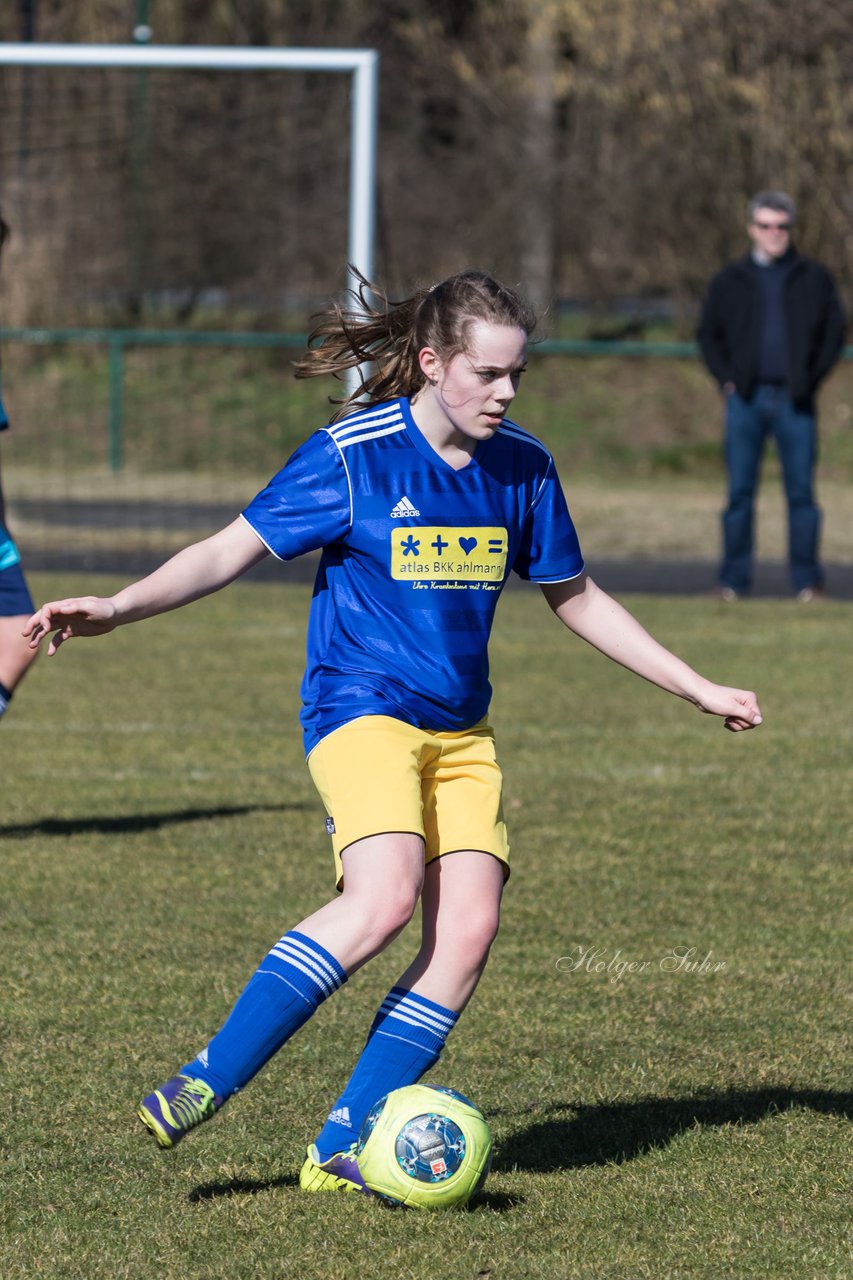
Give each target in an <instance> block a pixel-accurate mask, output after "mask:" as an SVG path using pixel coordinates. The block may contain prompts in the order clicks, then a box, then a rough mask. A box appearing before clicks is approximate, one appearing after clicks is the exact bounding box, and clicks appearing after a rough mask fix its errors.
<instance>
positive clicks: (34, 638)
mask: <svg viewBox="0 0 853 1280" xmlns="http://www.w3.org/2000/svg"><path fill="white" fill-rule="evenodd" d="M268 554H269V553H268V551H267V548H266V547H265V546H264V544H263V543H262V542H261V541H260V539H259V538H258V536H257V534H255V533H254V532H253V531H252V530H251V529H250V528H249V526H248V525H247V524H246V522H245V520H242V519H237V520H235V521H234V522H233V523H232V524H229V525H228V526H227V527H226V528H225V529H221V530H220V531H219V533H215V534H213V536H212V537H210V538H205V539H204V540H203V541H201V542H196V543H194V544H193V545H192V546H190V547H186V548H185V549H184V550H183V551H179V552H178V554H177V555H175V556H172V558H171V560H167V561H166V563H165V564H164V565H161V566H160V568H159V569H155V571H154V572H153V573H151V574H149V575H148V577H147V578H142V579H140V581H139V582H134V583H131V585H130V586H128V587H124V588H123V589H122V590H121V591H119V592H117V594H116V595H114V596H79V597H76V598H69V599H67V600H51V601H50V602H49V603H47V604H43V605H42V607H41V608H40V609H39V610H37V612H36V613H34V614H33V616H32V617H31V618H30V620H29V621H28V623H27V624H26V626H25V627H24V635H25V636H29V638H30V646H31V648H33V649H35V648H37V647H38V644H39V642H40V641H41V640H42V639H43V637H44V636H46V635H47V634H48V633H49V632H51V631H53V632H55V633H56V634H55V635H54V636H53V639H52V640H51V642H50V645H49V647H48V654H50V655H52V654H54V653H56V650H57V649H58V648H59V646H60V645H61V644H63V643H64V641H66V640H70V639H71V638H72V637H73V636H99V635H105V634H106V633H107V632H109V631H113V630H115V628H116V627H120V626H124V625H125V624H126V623H128V622H139V621H141V619H143V618H151V617H153V616H154V615H155V614H158V613H166V612H167V611H168V610H170V609H179V608H180V607H181V605H185V604H189V603H190V602H191V601H192V600H198V599H200V598H201V597H202V596H207V595H210V594H211V593H212V592H214V591H218V590H219V589H220V587H224V586H227V585H228V583H229V582H233V581H234V579H235V578H239V576H240V575H241V574H242V573H245V572H246V570H247V569H249V568H251V566H252V565H254V564H257V563H258V561H260V560H262V559H263V558H264V556H266V555H268Z"/></svg>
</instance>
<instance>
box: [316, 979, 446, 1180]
mask: <svg viewBox="0 0 853 1280" xmlns="http://www.w3.org/2000/svg"><path fill="white" fill-rule="evenodd" d="M458 1017H459V1014H458V1013H454V1012H453V1010H452V1009H445V1008H444V1006H443V1005H440V1004H436V1003H435V1001H433V1000H427V999H425V997H424V996H419V995H416V994H415V992H413V991H406V990H405V989H404V988H403V987H393V988H392V990H391V991H390V992H389V993H388V995H387V996H386V998H385V1001H384V1003H383V1004H382V1007H381V1008H380V1010H379V1012H378V1013H377V1015H376V1017H375V1018H374V1020H373V1025H372V1026H371V1028H370V1033H369V1035H368V1037H367V1043H366V1044H365V1046H364V1049H363V1050H362V1053H361V1057H360V1058H359V1060H358V1062H357V1063H356V1065H355V1070H354V1071H353V1073H352V1075H351V1076H350V1078H349V1081H348V1082H347V1086H346V1088H345V1089H344V1091H343V1093H342V1094H341V1096H340V1097H339V1098H338V1100H337V1102H336V1103H335V1105H334V1106H333V1107H332V1110H331V1111H330V1112H329V1117H328V1119H327V1120H326V1123H325V1124H324V1125H323V1128H322V1129H321V1131H320V1134H319V1137H318V1138H317V1150H318V1151H319V1153H320V1159H321V1160H328V1158H329V1156H332V1155H334V1154H335V1152H336V1151H346V1150H347V1148H348V1147H350V1146H351V1145H352V1144H353V1142H355V1140H356V1138H357V1137H358V1134H359V1130H360V1129H361V1126H362V1124H363V1123H364V1120H365V1118H366V1116H367V1113H368V1111H369V1110H370V1108H371V1107H372V1106H373V1104H374V1102H377V1101H378V1099H379V1098H382V1097H384V1095H385V1094H386V1093H390V1092H391V1090H392V1089H400V1088H402V1086H403V1085H406V1084H415V1083H416V1082H417V1081H418V1080H420V1078H421V1076H422V1075H423V1074H424V1073H425V1072H426V1071H428V1070H429V1068H430V1067H431V1066H433V1065H434V1064H435V1063H436V1062H437V1061H438V1058H439V1055H440V1053H441V1051H442V1049H443V1048H444V1042H445V1040H446V1039H447V1037H448V1036H449V1034H450V1032H451V1031H452V1030H453V1027H454V1026H455V1024H456V1020H457V1018H458Z"/></svg>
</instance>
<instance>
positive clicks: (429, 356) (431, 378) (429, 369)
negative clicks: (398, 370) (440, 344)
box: [418, 347, 442, 382]
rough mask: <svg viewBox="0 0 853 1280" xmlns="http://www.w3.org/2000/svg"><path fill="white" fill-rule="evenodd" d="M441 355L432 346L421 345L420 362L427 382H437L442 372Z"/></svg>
mask: <svg viewBox="0 0 853 1280" xmlns="http://www.w3.org/2000/svg"><path fill="white" fill-rule="evenodd" d="M441 363H442V362H441V357H440V356H439V354H438V352H437V351H435V350H434V349H433V348H432V347H421V349H420V351H419V352H418V364H419V365H420V367H421V373H422V374H423V375H424V377H425V378H426V380H427V382H437V381H438V376H439V374H440V373H441Z"/></svg>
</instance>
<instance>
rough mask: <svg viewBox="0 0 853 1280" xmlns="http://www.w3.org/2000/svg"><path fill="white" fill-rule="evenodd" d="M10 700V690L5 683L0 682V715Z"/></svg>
mask: <svg viewBox="0 0 853 1280" xmlns="http://www.w3.org/2000/svg"><path fill="white" fill-rule="evenodd" d="M11 701H12V692H11V690H10V689H7V688H6V686H5V684H2V683H0V716H2V714H3V712H4V711H5V710H6V708H7V707H8V705H9V703H10V702H11Z"/></svg>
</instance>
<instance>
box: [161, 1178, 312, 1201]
mask: <svg viewBox="0 0 853 1280" xmlns="http://www.w3.org/2000/svg"><path fill="white" fill-rule="evenodd" d="M298 1186H299V1179H298V1178H297V1177H296V1175H295V1174H293V1173H285V1174H282V1176H281V1177H280V1178H232V1179H231V1181H230V1182H203V1183H202V1184H201V1186H199V1187H193V1189H192V1191H190V1193H189V1195H188V1196H187V1199H188V1200H189V1202H190V1204H201V1202H202V1201H204V1200H218V1199H219V1198H220V1197H221V1196H256V1195H258V1193H259V1192H261V1191H273V1190H274V1189H275V1188H276V1187H298Z"/></svg>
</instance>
